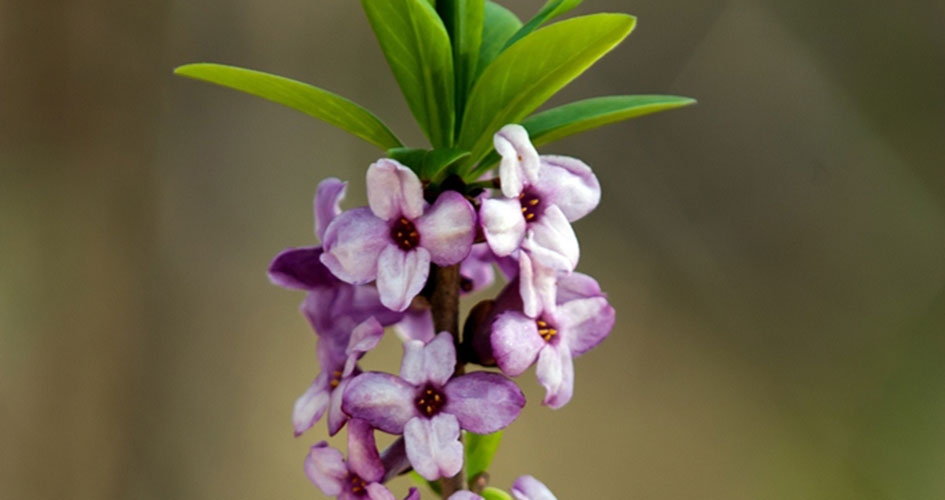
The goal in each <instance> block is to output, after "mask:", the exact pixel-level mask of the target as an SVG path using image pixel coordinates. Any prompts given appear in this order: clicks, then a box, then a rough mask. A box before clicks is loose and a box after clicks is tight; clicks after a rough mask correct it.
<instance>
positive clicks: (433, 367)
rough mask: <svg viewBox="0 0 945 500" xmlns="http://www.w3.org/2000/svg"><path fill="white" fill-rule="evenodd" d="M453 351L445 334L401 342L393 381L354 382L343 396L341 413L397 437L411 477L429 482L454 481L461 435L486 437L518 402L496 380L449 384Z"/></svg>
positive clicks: (485, 377)
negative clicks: (401, 440) (462, 432)
mask: <svg viewBox="0 0 945 500" xmlns="http://www.w3.org/2000/svg"><path fill="white" fill-rule="evenodd" d="M455 366H456V348H455V347H454V346H453V339H452V337H451V336H450V334H449V333H447V332H442V333H440V334H439V335H437V336H436V338H434V339H433V340H432V341H431V342H430V343H429V344H426V345H424V344H423V343H422V342H420V341H416V340H412V341H408V342H406V343H404V359H403V362H402V364H401V367H400V377H396V376H394V375H390V374H386V373H376V372H369V373H364V374H361V375H358V376H357V377H355V378H354V379H353V380H352V381H351V382H350V383H349V384H348V387H347V389H346V390H345V393H344V398H343V403H342V408H343V409H344V411H345V412H346V413H348V414H349V415H351V416H352V417H353V418H360V419H364V420H367V421H368V422H369V423H370V424H371V425H372V426H373V427H375V428H377V429H380V430H382V431H384V432H388V433H391V434H403V435H404V441H405V444H406V448H407V457H408V458H409V459H410V463H411V464H412V465H413V468H414V470H416V471H417V473H419V474H420V475H421V476H423V477H425V478H426V479H428V480H431V481H433V480H436V479H437V478H440V477H448V476H453V475H455V474H456V473H457V472H459V469H460V467H462V465H463V445H462V444H461V443H460V442H459V435H460V429H461V428H462V429H465V430H467V431H470V432H475V433H477V434H490V433H493V432H496V431H498V430H499V429H502V428H504V427H506V426H507V425H509V424H510V423H512V421H514V420H515V419H516V418H517V417H518V415H519V413H520V412H521V410H522V407H523V406H525V396H524V395H523V394H522V391H521V390H520V389H519V388H518V386H516V385H515V383H514V382H512V381H511V380H509V379H507V378H505V377H503V376H502V375H500V374H497V373H488V372H475V373H470V374H468V375H462V376H459V377H455V378H451V377H452V376H453V370H454V368H455Z"/></svg>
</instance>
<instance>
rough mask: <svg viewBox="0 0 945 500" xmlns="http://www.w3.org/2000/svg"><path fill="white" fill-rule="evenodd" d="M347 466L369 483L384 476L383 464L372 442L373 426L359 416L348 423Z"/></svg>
mask: <svg viewBox="0 0 945 500" xmlns="http://www.w3.org/2000/svg"><path fill="white" fill-rule="evenodd" d="M348 468H349V469H351V471H352V472H354V473H355V474H357V475H358V476H360V477H361V479H363V480H365V481H367V482H369V483H374V482H377V481H380V480H381V479H383V478H384V464H382V463H381V456H380V454H379V453H378V452H377V445H376V444H375V443H374V428H372V427H371V424H369V423H367V421H365V420H361V419H359V418H355V419H352V420H351V422H349V423H348Z"/></svg>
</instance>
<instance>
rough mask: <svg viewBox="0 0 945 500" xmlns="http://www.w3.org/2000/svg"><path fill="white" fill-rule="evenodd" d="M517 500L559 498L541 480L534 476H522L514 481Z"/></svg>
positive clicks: (513, 493)
mask: <svg viewBox="0 0 945 500" xmlns="http://www.w3.org/2000/svg"><path fill="white" fill-rule="evenodd" d="M511 493H512V496H513V497H515V500H558V499H557V498H555V496H554V495H553V494H552V493H551V490H549V489H548V487H547V486H545V485H544V484H543V483H542V482H541V481H539V480H537V479H535V478H534V477H532V476H522V477H520V478H518V479H516V480H515V482H514V483H512V492H511Z"/></svg>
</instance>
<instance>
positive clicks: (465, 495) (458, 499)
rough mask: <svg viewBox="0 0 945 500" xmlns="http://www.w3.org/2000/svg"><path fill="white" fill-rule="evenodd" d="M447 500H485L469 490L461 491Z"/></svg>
mask: <svg viewBox="0 0 945 500" xmlns="http://www.w3.org/2000/svg"><path fill="white" fill-rule="evenodd" d="M446 500H484V499H483V498H482V497H481V496H479V495H477V494H475V493H473V492H471V491H467V490H459V491H457V492H456V493H453V494H452V495H450V497H449V498H448V499H446Z"/></svg>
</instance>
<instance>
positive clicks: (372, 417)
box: [341, 372, 417, 434]
mask: <svg viewBox="0 0 945 500" xmlns="http://www.w3.org/2000/svg"><path fill="white" fill-rule="evenodd" d="M415 392H416V388H415V387H414V386H412V385H410V384H408V383H407V382H405V381H403V380H402V379H401V378H400V377H395V376H394V375H390V374H387V373H376V372H369V373H362V374H361V375H358V376H357V377H355V378H353V379H352V380H351V382H350V383H349V384H348V388H347V389H345V392H344V399H343V402H342V404H341V408H342V410H344V412H345V413H347V414H348V415H351V416H352V417H354V418H362V419H364V420H367V421H368V423H370V424H371V425H372V426H373V427H374V428H376V429H380V430H382V431H384V432H387V433H389V434H401V433H403V431H404V424H406V423H407V421H408V420H410V419H411V418H412V417H413V416H414V415H415V414H416V413H417V411H416V408H415V407H414V405H413V397H414V393H415Z"/></svg>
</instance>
